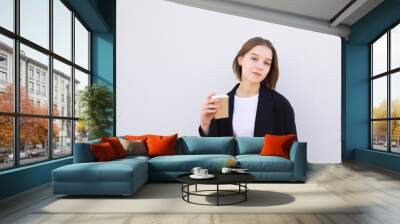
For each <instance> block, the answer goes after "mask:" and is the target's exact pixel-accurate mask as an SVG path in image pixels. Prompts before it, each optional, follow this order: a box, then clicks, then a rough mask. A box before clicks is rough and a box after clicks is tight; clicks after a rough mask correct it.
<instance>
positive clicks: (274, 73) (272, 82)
mask: <svg viewBox="0 0 400 224" xmlns="http://www.w3.org/2000/svg"><path fill="white" fill-rule="evenodd" d="M258 45H262V46H265V47H268V48H270V49H271V51H272V63H271V68H270V70H269V72H268V74H267V77H265V79H264V80H263V81H262V82H261V85H265V86H267V87H269V88H271V89H275V86H276V83H277V82H278V78H279V67H278V55H277V53H276V50H275V47H274V46H273V45H272V43H271V42H270V41H269V40H267V39H264V38H261V37H254V38H251V39H250V40H248V41H246V43H244V44H243V46H242V48H240V50H239V52H238V53H237V55H236V57H235V59H234V60H233V64H232V68H233V72H234V73H235V74H236V77H237V78H238V79H239V80H240V81H241V80H242V66H240V65H239V62H238V60H239V57H243V56H244V55H245V54H247V52H249V51H250V50H251V49H253V47H255V46H258Z"/></svg>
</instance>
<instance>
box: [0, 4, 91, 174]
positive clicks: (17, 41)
mask: <svg viewBox="0 0 400 224" xmlns="http://www.w3.org/2000/svg"><path fill="white" fill-rule="evenodd" d="M59 1H60V2H61V3H62V4H63V5H64V6H65V7H66V8H67V9H68V10H70V11H71V18H70V23H71V28H72V30H71V33H70V35H71V40H70V41H71V49H70V50H71V58H70V59H67V58H64V57H63V56H61V55H59V54H57V53H55V52H54V51H53V50H54V49H53V41H54V39H53V32H54V29H53V24H54V17H53V10H54V9H53V0H48V2H49V12H48V13H49V27H48V28H49V48H48V49H46V48H44V47H42V46H40V45H39V44H36V43H34V42H32V41H30V40H29V39H26V38H24V37H22V36H21V35H20V0H14V1H13V10H14V18H13V20H14V24H13V25H14V30H13V31H10V30H8V29H6V28H4V27H1V26H0V35H3V36H4V37H7V38H10V39H12V41H13V45H14V46H13V59H12V61H13V63H12V65H11V66H12V69H11V73H10V75H12V76H13V79H14V83H13V84H14V93H13V95H14V99H13V102H14V110H13V112H2V111H0V116H4V117H9V116H10V117H12V119H13V154H14V161H13V166H11V167H5V168H0V172H2V171H5V170H10V169H16V168H19V167H23V166H30V165H33V164H37V163H43V162H46V161H50V160H54V159H56V160H58V159H62V158H66V157H70V156H73V152H74V143H75V126H76V122H77V121H78V120H79V117H75V111H74V110H75V108H74V107H72V113H71V114H70V116H68V115H66V116H61V115H60V116H56V115H53V97H54V92H53V91H54V90H53V75H54V73H53V60H58V61H59V62H62V63H64V64H66V65H68V66H71V79H72V81H71V83H74V82H75V69H77V70H79V71H81V72H83V73H85V74H87V75H88V77H89V83H88V86H91V85H92V71H91V70H92V69H91V65H92V62H91V48H92V46H91V37H92V31H91V29H89V27H88V26H87V24H86V23H85V22H84V21H83V19H82V18H81V17H80V16H79V15H78V14H77V13H76V12H75V11H74V10H73V9H72V7H71V6H70V5H69V4H68V3H67V2H66V1H65V0H59ZM75 18H76V19H77V20H79V22H80V23H81V24H82V25H83V26H84V28H85V29H86V30H87V31H88V58H89V59H88V61H89V65H88V69H85V68H83V67H81V66H79V65H78V64H76V63H75V55H74V54H75V25H74V23H75ZM21 44H23V45H25V46H27V47H30V48H32V49H34V50H36V51H38V52H40V53H43V54H45V55H47V56H48V58H49V63H48V71H47V72H48V74H47V75H48V76H47V79H48V80H46V84H45V90H46V91H45V95H46V96H47V97H48V99H47V100H48V108H49V111H48V112H47V114H46V115H39V114H27V113H21V112H20V108H19V106H20V85H21V83H20V82H21V80H20V69H21V68H20V64H21V61H20V60H21V56H20V45H21ZM26 65H27V68H26V70H27V74H25V75H26V82H27V83H28V82H29V81H32V82H33V85H34V92H36V89H35V85H36V84H39V83H40V84H41V85H40V86H42V78H41V75H42V72H43V70H42V69H41V70H39V80H37V79H36V72H37V70H36V69H37V68H36V69H35V68H34V67H33V70H32V71H33V79H31V76H30V68H31V65H29V63H27V64H26ZM26 85H28V84H26ZM27 87H28V86H27ZM28 88H29V87H28ZM71 88H72V90H71V93H72V96H75V95H74V94H75V89H74V85H72V87H71ZM27 91H29V90H28V89H27ZM46 92H48V93H46ZM41 93H42V91H40V94H39V95H37V96H39V97H40V96H41V97H43V96H42V94H41ZM35 95H36V94H35ZM36 100H38V99H36ZM71 100H72V102H71V103H72V105H74V103H75V97H72V99H71ZM36 102H37V101H35V102H34V103H36ZM21 118H45V119H47V122H48V136H47V142H48V143H52V142H53V136H52V135H53V122H54V121H56V120H65V121H70V122H71V127H70V128H71V130H69V131H71V142H70V144H71V146H70V148H71V153H70V154H68V155H62V156H55V155H53V152H54V147H53V144H48V145H47V150H48V155H47V158H46V157H45V158H43V160H40V161H38V162H32V163H26V164H21V161H20V149H19V147H20V144H19V141H20V139H19V138H20V119H21Z"/></svg>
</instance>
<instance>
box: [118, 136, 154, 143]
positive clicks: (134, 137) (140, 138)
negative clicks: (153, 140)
mask: <svg viewBox="0 0 400 224" xmlns="http://www.w3.org/2000/svg"><path fill="white" fill-rule="evenodd" d="M148 136H149V135H139V136H136V135H125V136H124V139H126V140H129V141H137V140H140V141H143V142H146V140H147V137H148Z"/></svg>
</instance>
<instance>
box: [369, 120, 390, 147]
mask: <svg viewBox="0 0 400 224" xmlns="http://www.w3.org/2000/svg"><path fill="white" fill-rule="evenodd" d="M372 139H373V143H372V148H373V149H377V150H381V151H387V121H373V122H372Z"/></svg>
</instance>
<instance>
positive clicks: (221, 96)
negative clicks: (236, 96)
mask: <svg viewBox="0 0 400 224" xmlns="http://www.w3.org/2000/svg"><path fill="white" fill-rule="evenodd" d="M223 98H229V96H228V95H226V94H219V95H214V96H212V97H211V99H213V100H214V99H223Z"/></svg>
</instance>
